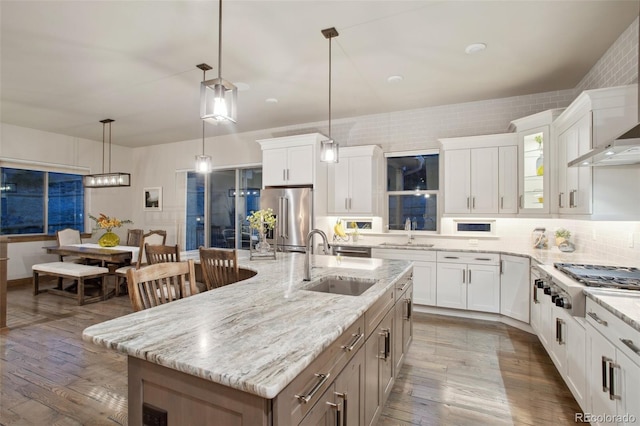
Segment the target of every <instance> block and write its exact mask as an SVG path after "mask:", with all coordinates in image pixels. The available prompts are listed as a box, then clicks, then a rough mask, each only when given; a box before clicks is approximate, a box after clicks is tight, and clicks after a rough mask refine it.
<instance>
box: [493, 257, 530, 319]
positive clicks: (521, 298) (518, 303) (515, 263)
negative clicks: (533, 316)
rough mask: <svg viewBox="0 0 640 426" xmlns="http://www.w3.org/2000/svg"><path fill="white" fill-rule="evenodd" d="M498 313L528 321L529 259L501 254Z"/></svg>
mask: <svg viewBox="0 0 640 426" xmlns="http://www.w3.org/2000/svg"><path fill="white" fill-rule="evenodd" d="M500 258H501V262H502V268H501V272H502V273H501V275H500V313H501V314H502V315H507V316H509V317H511V318H514V319H517V320H519V321H522V322H524V323H527V324H528V323H529V259H528V258H526V257H519V256H508V255H502V256H501V257H500Z"/></svg>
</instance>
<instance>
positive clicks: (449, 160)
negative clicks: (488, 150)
mask: <svg viewBox="0 0 640 426" xmlns="http://www.w3.org/2000/svg"><path fill="white" fill-rule="evenodd" d="M444 163H445V164H444V170H445V177H444V211H445V213H469V212H470V211H471V177H470V173H471V152H470V151H469V150H468V149H452V150H447V151H445V152H444Z"/></svg>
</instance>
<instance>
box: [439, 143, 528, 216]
mask: <svg viewBox="0 0 640 426" xmlns="http://www.w3.org/2000/svg"><path fill="white" fill-rule="evenodd" d="M440 144H441V146H442V154H443V157H444V159H443V161H444V170H443V173H444V212H445V214H466V213H470V214H496V213H515V212H516V211H517V210H516V198H517V188H516V186H515V185H513V182H514V181H515V180H516V176H515V173H516V171H517V169H516V163H514V161H515V159H516V157H515V155H514V153H515V152H517V151H514V149H517V148H515V147H516V145H517V139H516V135H515V134H511V133H506V134H499V135H484V136H472V137H462V138H448V139H440Z"/></svg>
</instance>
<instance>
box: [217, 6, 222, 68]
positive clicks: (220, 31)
mask: <svg viewBox="0 0 640 426" xmlns="http://www.w3.org/2000/svg"><path fill="white" fill-rule="evenodd" d="M218 78H222V0H220V6H219V7H218Z"/></svg>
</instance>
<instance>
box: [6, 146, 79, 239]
mask: <svg viewBox="0 0 640 426" xmlns="http://www.w3.org/2000/svg"><path fill="white" fill-rule="evenodd" d="M2 169H15V170H23V171H27V172H40V173H43V174H44V179H43V192H44V195H43V204H44V205H43V211H42V214H43V218H42V220H43V221H42V224H43V232H32V233H24V234H6V233H3V231H2V229H1V228H0V235H3V236H6V237H10V238H22V237H39V236H55V232H54V233H52V234H50V233H49V232H48V230H49V210H50V209H49V198H50V197H49V189H50V188H49V184H50V181H49V174H50V173H57V174H68V175H74V176H78V177H80V178H81V180H82V177H83V176H84V175H86V174H88V173H89V169H87V168H84V167H73V166H65V165H59V164H49V163H31V162H26V161H20V160H12V159H4V158H0V171H1V170H2ZM4 184H5V182H3V181H2V173H0V186H4ZM88 198H89V196H88V194H87V191H86V190H85V188H84V186H83V187H82V213H81V215H82V224H81V229H78V231H80V233H84V232H85V230H86V214H87V203H88Z"/></svg>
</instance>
